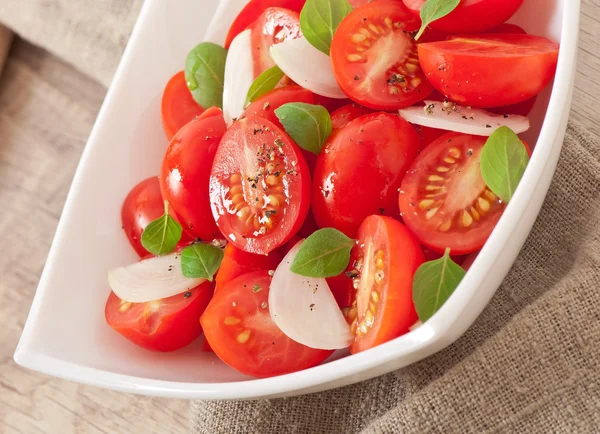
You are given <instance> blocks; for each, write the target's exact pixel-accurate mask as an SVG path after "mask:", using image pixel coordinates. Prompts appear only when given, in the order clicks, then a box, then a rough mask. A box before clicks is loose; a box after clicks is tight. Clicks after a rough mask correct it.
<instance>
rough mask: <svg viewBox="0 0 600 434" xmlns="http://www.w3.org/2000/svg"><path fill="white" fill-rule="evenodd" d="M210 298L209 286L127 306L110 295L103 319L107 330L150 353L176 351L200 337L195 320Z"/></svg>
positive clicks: (112, 294)
mask: <svg viewBox="0 0 600 434" xmlns="http://www.w3.org/2000/svg"><path fill="white" fill-rule="evenodd" d="M212 295H213V287H212V284H211V283H210V282H205V283H203V284H202V285H200V286H197V287H195V288H193V289H191V290H189V291H188V292H186V293H184V294H178V295H174V296H173V297H169V298H165V299H162V300H155V301H149V302H147V303H129V302H126V301H123V300H121V299H120V298H119V297H117V296H116V295H115V293H114V292H112V291H111V293H110V296H109V297H108V300H107V302H106V307H105V309H104V315H105V317H106V322H107V323H108V325H109V326H111V327H112V328H113V329H114V330H116V331H117V332H119V333H120V334H121V335H122V336H124V337H125V338H127V339H129V340H130V341H131V342H133V343H134V344H136V345H138V346H140V347H142V348H146V349H148V350H153V351H175V350H177V349H179V348H183V347H185V346H186V345H188V344H190V343H191V342H193V341H194V340H195V339H196V338H198V337H199V336H200V333H202V328H201V327H200V324H199V322H198V319H199V318H200V316H201V315H202V313H203V312H204V309H206V306H207V305H208V302H209V301H210V299H211V298H212Z"/></svg>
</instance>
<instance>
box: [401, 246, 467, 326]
mask: <svg viewBox="0 0 600 434" xmlns="http://www.w3.org/2000/svg"><path fill="white" fill-rule="evenodd" d="M465 274H466V273H465V270H463V269H462V268H461V267H460V266H459V265H457V264H456V263H455V262H454V261H452V259H451V258H450V249H447V250H446V253H444V256H442V257H441V258H440V259H436V260H435V261H429V262H425V263H424V264H422V265H421V266H420V267H419V268H418V269H417V272H416V273H415V275H414V277H413V287H412V291H413V302H414V303H415V309H416V310H417V315H419V319H420V320H421V321H422V322H425V321H427V320H428V319H429V318H431V317H432V316H433V314H434V313H436V312H437V311H438V310H439V308H440V307H442V305H443V304H444V303H445V302H446V300H448V298H449V297H450V295H452V293H453V292H454V290H455V289H456V287H457V286H458V284H459V283H460V281H461V280H462V278H463V277H464V276H465Z"/></svg>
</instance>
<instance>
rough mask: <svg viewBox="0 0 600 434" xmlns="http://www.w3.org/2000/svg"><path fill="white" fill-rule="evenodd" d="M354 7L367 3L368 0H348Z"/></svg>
mask: <svg viewBox="0 0 600 434" xmlns="http://www.w3.org/2000/svg"><path fill="white" fill-rule="evenodd" d="M348 1H349V2H350V4H351V5H352V7H353V8H354V9H356V8H359V7H361V6H364V5H366V4H367V3H369V1H370V0H348Z"/></svg>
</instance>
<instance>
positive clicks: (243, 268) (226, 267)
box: [215, 244, 283, 294]
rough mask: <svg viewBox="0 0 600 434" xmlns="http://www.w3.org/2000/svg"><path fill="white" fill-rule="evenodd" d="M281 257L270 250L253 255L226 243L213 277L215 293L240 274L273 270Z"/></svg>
mask: <svg viewBox="0 0 600 434" xmlns="http://www.w3.org/2000/svg"><path fill="white" fill-rule="evenodd" d="M282 259H283V257H282V256H281V255H279V254H278V253H277V251H275V252H271V253H270V254H269V255H268V256H264V255H254V254H252V253H247V252H244V251H243V250H240V249H238V248H237V247H235V246H234V245H233V244H227V247H225V255H224V256H223V260H222V261H221V266H220V267H219V271H218V272H217V276H216V277H215V283H216V287H215V294H217V293H218V292H219V291H220V290H221V289H223V288H224V287H225V286H226V285H227V284H228V283H229V282H231V281H232V280H233V279H235V278H236V277H239V276H241V275H242V274H247V273H251V272H253V271H269V270H275V269H276V268H277V266H278V265H279V263H280V262H281V260H282Z"/></svg>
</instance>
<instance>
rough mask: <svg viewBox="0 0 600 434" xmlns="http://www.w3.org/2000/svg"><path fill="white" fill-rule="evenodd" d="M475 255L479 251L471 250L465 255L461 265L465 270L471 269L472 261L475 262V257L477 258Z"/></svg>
mask: <svg viewBox="0 0 600 434" xmlns="http://www.w3.org/2000/svg"><path fill="white" fill-rule="evenodd" d="M477 255H479V252H473V253H471V254H470V255H467V256H465V259H464V261H463V262H462V264H461V267H463V269H464V270H465V271H469V270H470V269H471V266H472V265H473V262H475V259H477ZM455 262H456V261H455Z"/></svg>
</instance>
